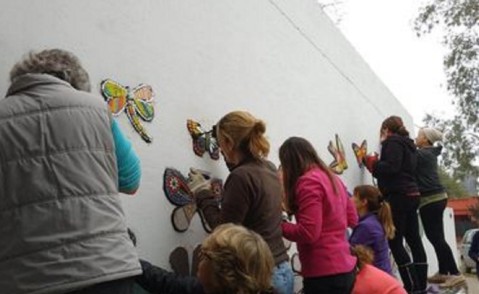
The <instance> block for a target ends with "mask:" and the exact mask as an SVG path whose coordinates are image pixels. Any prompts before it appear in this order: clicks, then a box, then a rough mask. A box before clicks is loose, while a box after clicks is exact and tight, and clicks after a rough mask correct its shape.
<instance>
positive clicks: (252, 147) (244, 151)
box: [189, 111, 294, 294]
mask: <svg viewBox="0 0 479 294" xmlns="http://www.w3.org/2000/svg"><path fill="white" fill-rule="evenodd" d="M215 129H216V130H215V136H216V138H217V140H218V144H219V146H220V149H221V154H223V158H224V160H225V163H226V165H227V167H228V169H229V171H230V174H229V176H228V178H227V179H226V181H225V185H224V188H223V200H222V203H221V207H220V206H218V203H217V201H216V200H215V198H214V197H213V195H212V193H211V191H210V190H209V189H205V188H208V187H209V186H208V181H207V180H206V179H205V178H204V176H203V175H202V174H201V173H200V172H198V171H195V170H192V171H191V173H190V178H191V179H192V182H191V183H190V185H189V186H190V188H191V187H193V188H192V189H191V190H192V192H193V193H194V195H195V197H196V198H197V204H198V206H199V208H201V211H203V213H204V216H205V218H206V219H207V220H208V223H209V224H211V225H212V226H213V227H216V226H218V225H219V224H222V223H229V222H231V223H235V224H241V225H243V226H245V227H246V228H248V229H250V230H252V231H254V232H256V233H258V234H259V235H261V237H263V239H264V240H265V241H266V243H267V244H268V245H269V248H270V249H271V252H272V253H273V257H274V261H275V265H276V266H275V268H274V272H273V286H274V288H275V290H276V292H277V293H279V294H282V293H285V294H290V293H293V279H294V278H293V271H292V270H291V267H290V265H289V263H288V255H287V253H286V247H285V246H284V243H283V239H282V232H281V220H282V217H281V185H280V182H279V179H278V177H277V174H276V169H275V167H274V165H273V164H272V163H271V162H269V161H267V160H266V156H268V153H269V148H270V145H269V142H268V140H267V139H266V138H265V135H264V134H265V132H266V125H265V123H264V122H263V121H262V120H260V119H257V118H255V117H254V116H253V115H251V114H250V113H248V112H246V111H233V112H230V113H228V114H226V115H225V116H224V117H222V118H221V119H220V120H219V122H218V123H217V124H216V127H215Z"/></svg>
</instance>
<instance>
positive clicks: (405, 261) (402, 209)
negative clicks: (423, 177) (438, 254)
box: [366, 116, 427, 293]
mask: <svg viewBox="0 0 479 294" xmlns="http://www.w3.org/2000/svg"><path fill="white" fill-rule="evenodd" d="M380 131H381V158H380V159H379V160H374V159H375V158H377V157H370V156H369V157H368V158H366V167H367V168H368V170H369V171H370V172H371V173H372V174H373V176H374V177H375V178H377V180H378V186H379V189H380V190H381V192H382V194H383V196H384V197H385V199H386V200H387V201H388V202H389V204H390V206H391V210H392V215H393V222H394V226H395V227H396V235H395V236H394V238H393V239H392V240H390V241H389V247H390V248H391V252H392V254H393V257H394V260H395V261H396V263H397V265H398V269H399V273H400V275H401V279H402V281H403V283H404V288H405V289H406V290H407V292H408V293H426V287H427V258H426V252H425V251H424V246H423V244H422V241H421V236H420V235H419V220H418V216H417V209H418V206H419V195H420V194H419V189H418V186H417V183H416V165H417V152H416V145H414V142H413V140H411V139H410V138H409V132H408V131H407V129H406V127H405V126H404V124H403V121H402V119H401V118H400V117H398V116H390V117H388V118H387V119H386V120H384V121H383V123H382V125H381V130H380ZM404 238H405V239H406V242H407V244H408V245H409V247H410V248H411V253H412V259H413V262H411V258H410V257H409V254H408V252H407V251H406V249H405V248H404V245H403V240H404Z"/></svg>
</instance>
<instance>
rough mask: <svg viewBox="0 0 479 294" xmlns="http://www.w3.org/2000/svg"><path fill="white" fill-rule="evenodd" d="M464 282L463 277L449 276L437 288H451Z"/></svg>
mask: <svg viewBox="0 0 479 294" xmlns="http://www.w3.org/2000/svg"><path fill="white" fill-rule="evenodd" d="M464 282H466V278H465V277H464V276H463V275H450V276H447V278H446V281H445V282H444V283H442V284H440V285H439V287H440V288H452V287H454V286H457V285H459V284H462V283H464Z"/></svg>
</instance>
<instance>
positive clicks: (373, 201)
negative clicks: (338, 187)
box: [353, 185, 395, 239]
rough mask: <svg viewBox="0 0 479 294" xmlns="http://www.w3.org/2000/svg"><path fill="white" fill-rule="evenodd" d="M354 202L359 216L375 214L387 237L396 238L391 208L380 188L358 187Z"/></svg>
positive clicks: (355, 189) (354, 193)
mask: <svg viewBox="0 0 479 294" xmlns="http://www.w3.org/2000/svg"><path fill="white" fill-rule="evenodd" d="M353 200H354V204H356V209H357V210H358V214H359V215H360V216H363V215H365V214H367V213H370V212H371V213H375V214H377V216H378V219H379V222H380V223H381V224H382V226H383V228H384V232H385V233H386V237H387V238H388V239H392V238H393V237H394V232H395V228H394V223H393V219H392V213H391V207H390V206H389V203H387V201H385V200H384V197H383V196H382V194H381V192H380V191H379V189H378V188H376V187H374V186H371V185H361V186H356V187H355V188H354V191H353Z"/></svg>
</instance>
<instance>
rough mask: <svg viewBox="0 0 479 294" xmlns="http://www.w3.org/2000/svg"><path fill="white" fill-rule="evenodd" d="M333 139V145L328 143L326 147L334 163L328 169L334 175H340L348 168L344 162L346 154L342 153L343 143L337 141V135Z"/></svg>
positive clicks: (330, 142)
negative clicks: (334, 139)
mask: <svg viewBox="0 0 479 294" xmlns="http://www.w3.org/2000/svg"><path fill="white" fill-rule="evenodd" d="M335 137H336V141H335V143H333V142H332V141H329V145H328V151H329V153H331V155H333V157H334V161H333V162H331V163H330V164H329V167H330V168H331V170H332V171H333V172H334V173H336V174H338V175H340V174H342V173H343V172H344V170H346V169H347V168H348V163H347V162H346V153H345V152H344V147H343V143H342V142H341V140H340V139H339V136H338V134H336V135H335Z"/></svg>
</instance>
